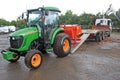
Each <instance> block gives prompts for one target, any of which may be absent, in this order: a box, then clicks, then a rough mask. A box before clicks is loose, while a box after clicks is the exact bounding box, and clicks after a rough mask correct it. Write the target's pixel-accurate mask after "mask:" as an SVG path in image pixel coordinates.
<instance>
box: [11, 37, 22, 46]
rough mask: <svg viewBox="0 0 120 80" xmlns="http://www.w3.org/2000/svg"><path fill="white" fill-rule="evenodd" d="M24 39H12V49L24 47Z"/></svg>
mask: <svg viewBox="0 0 120 80" xmlns="http://www.w3.org/2000/svg"><path fill="white" fill-rule="evenodd" d="M22 41H23V37H22V36H19V37H13V36H12V37H10V46H11V48H20V47H21V45H22Z"/></svg>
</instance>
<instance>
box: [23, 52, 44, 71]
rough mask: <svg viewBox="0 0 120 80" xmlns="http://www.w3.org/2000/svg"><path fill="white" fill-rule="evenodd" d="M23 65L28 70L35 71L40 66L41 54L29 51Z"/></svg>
mask: <svg viewBox="0 0 120 80" xmlns="http://www.w3.org/2000/svg"><path fill="white" fill-rule="evenodd" d="M25 64H26V66H27V67H28V68H30V69H37V68H39V67H40V66H41V64H42V54H41V52H40V51H38V50H30V51H28V52H27V54H26V56H25Z"/></svg>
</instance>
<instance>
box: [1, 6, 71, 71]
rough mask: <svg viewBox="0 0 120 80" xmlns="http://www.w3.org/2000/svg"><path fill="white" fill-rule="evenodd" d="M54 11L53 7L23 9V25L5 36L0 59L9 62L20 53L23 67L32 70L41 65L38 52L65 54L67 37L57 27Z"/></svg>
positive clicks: (68, 51)
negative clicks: (7, 43) (24, 19)
mask: <svg viewBox="0 0 120 80" xmlns="http://www.w3.org/2000/svg"><path fill="white" fill-rule="evenodd" d="M58 13H60V10H59V9H58V8H56V7H39V8H37V9H30V10H27V13H26V16H27V19H26V21H27V27H26V28H24V29H21V30H18V31H16V32H13V33H11V34H10V35H9V37H10V38H9V39H10V48H8V49H6V50H3V51H2V52H1V53H2V55H3V58H4V59H6V60H7V61H9V62H12V63H13V62H16V61H17V60H18V59H19V58H20V56H24V57H25V64H26V66H27V67H28V68H31V69H36V68H38V67H40V65H41V64H42V60H43V59H42V53H47V52H49V51H52V50H53V51H54V53H55V54H56V55H57V56H58V57H65V56H67V55H68V54H69V53H70V50H71V40H70V38H69V36H68V35H67V34H65V33H64V29H63V28H61V27H59V16H58Z"/></svg>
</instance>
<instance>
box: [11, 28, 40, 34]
mask: <svg viewBox="0 0 120 80" xmlns="http://www.w3.org/2000/svg"><path fill="white" fill-rule="evenodd" d="M36 32H38V30H37V28H36V27H28V28H24V29H21V30H18V31H15V32H13V33H11V34H10V36H27V35H31V34H34V33H36Z"/></svg>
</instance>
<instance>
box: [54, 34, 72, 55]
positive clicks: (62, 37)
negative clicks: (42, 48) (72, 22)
mask: <svg viewBox="0 0 120 80" xmlns="http://www.w3.org/2000/svg"><path fill="white" fill-rule="evenodd" d="M70 50H71V40H70V38H69V36H68V35H67V34H64V33H60V34H58V35H57V36H56V38H55V42H54V45H53V51H54V53H55V54H56V55H57V56H58V57H65V56H67V55H68V54H69V53H70Z"/></svg>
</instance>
